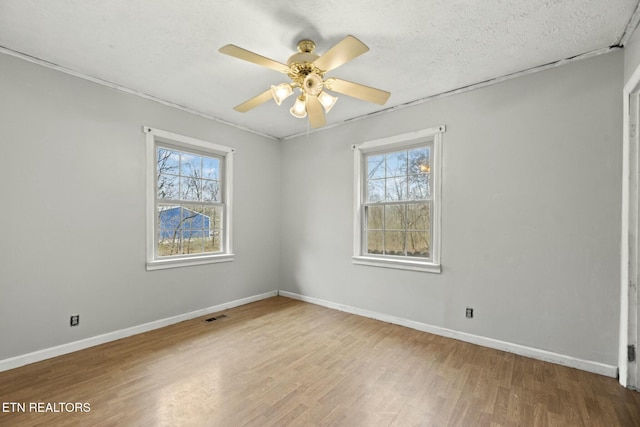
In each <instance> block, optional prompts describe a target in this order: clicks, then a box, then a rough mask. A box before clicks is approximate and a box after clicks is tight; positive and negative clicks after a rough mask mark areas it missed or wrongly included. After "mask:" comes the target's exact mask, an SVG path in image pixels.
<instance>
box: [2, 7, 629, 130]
mask: <svg viewBox="0 0 640 427" xmlns="http://www.w3.org/2000/svg"><path fill="white" fill-rule="evenodd" d="M639 10H640V6H639V7H638V9H636V11H635V12H634V15H633V17H632V19H631V21H630V22H629V25H631V23H632V21H635V25H636V26H637V25H638V22H640V13H639ZM627 28H629V26H628V27H627ZM631 33H633V31H631V32H630V33H629V34H631ZM626 34H627V32H626V31H625V37H626ZM629 37H630V35H629ZM627 40H628V38H627ZM622 46H623V44H622V41H621V43H620V45H619V46H612V47H607V48H603V49H598V50H594V51H592V52H587V53H583V54H581V55H576V56H572V57H570V58H565V59H561V60H559V61H555V62H552V63H549V64H545V65H540V66H537V67H532V68H529V69H526V70H522V71H517V72H515V73H511V74H507V75H504V76H501V77H496V78H494V79H490V80H486V81H484V82H479V83H475V84H472V85H469V86H465V87H461V88H458V89H454V90H450V91H447V92H443V93H440V94H437V95H432V96H428V97H426V98H420V99H417V100H415V101H411V102H407V103H404V104H400V105H396V106H393V107H389V108H385V109H384V110H380V111H376V112H374V113H370V114H365V115H361V116H357V117H354V118H351V119H347V120H343V121H341V122H337V123H333V124H330V125H326V126H324V127H322V128H319V129H313V130H310V129H308V130H307V131H306V132H300V133H296V134H292V135H288V136H285V137H282V138H278V137H276V136H273V135H269V134H266V133H263V132H259V131H256V130H254V129H251V128H248V127H245V126H241V125H237V124H235V123H231V122H229V121H226V120H223V119H220V118H218V117H214V116H211V115H209V114H205V113H203V112H200V111H197V110H194V109H192V108H188V107H185V106H183V105H179V104H176V103H173V102H170V101H165V100H164V99H160V98H157V97H155V96H152V95H148V94H146V93H142V92H139V91H136V90H134V89H130V88H127V87H124V86H121V85H118V84H116V83H113V82H110V81H107V80H103V79H100V78H97V77H93V76H89V75H86V74H84V73H80V72H78V71H74V70H71V69H69V68H66V67H63V66H61V65H58V64H54V63H52V62H49V61H45V60H43V59H40V58H36V57H34V56H31V55H27V54H24V53H22V52H17V51H15V50H12V49H8V48H6V47H3V46H0V53H4V54H6V55H10V56H14V57H17V58H20V59H23V60H25V61H29V62H32V63H35V64H38V65H42V66H43V67H46V68H50V69H53V70H56V71H60V72H63V73H65V74H69V75H72V76H74V77H79V78H81V79H84V80H88V81H90V82H93V83H97V84H100V85H103V86H107V87H110V88H112V89H115V90H118V91H121V92H125V93H128V94H130V95H135V96H139V97H141V98H145V99H148V100H151V101H155V102H158V103H160V104H162V105H166V106H169V107H173V108H177V109H179V110H182V111H185V112H187V113H190V114H194V115H197V116H200V117H204V118H206V119H209V120H213V121H216V122H218V123H222V124H225V125H227V126H231V127H234V128H237V129H240V130H243V131H245V132H249V133H252V134H255V135H260V136H263V137H265V138H269V139H272V140H276V141H284V140H289V139H294V138H297V137H300V136H304V135H309V134H312V133H316V132H322V131H324V130H327V129H331V128H335V127H338V126H342V125H344V124H347V123H351V122H354V121H359V120H363V119H367V118H370V117H375V116H379V115H382V114H387V113H390V112H393V111H396V110H400V109H403V108H407V107H411V106H414V105H419V104H422V103H425V102H428V101H433V100H436V99H440V98H444V97H447V96H451V95H457V94H460V93H464V92H469V91H472V90H475V89H480V88H483V87H487V86H491V85H494V84H498V83H501V82H504V81H507V80H511V79H514V78H517V77H523V76H526V75H529V74H533V73H537V72H539V71H544V70H548V69H551V68H555V67H559V66H562V65H566V64H569V63H572V62H576V61H580V60H583V59H587V58H593V57H595V56H598V55H602V54H605V53H608V52H611V51H613V50H618V49H622Z"/></svg>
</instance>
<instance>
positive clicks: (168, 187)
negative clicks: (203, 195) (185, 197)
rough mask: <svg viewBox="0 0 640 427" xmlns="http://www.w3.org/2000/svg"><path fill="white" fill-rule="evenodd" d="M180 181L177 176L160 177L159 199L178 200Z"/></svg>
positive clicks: (161, 175)
mask: <svg viewBox="0 0 640 427" xmlns="http://www.w3.org/2000/svg"><path fill="white" fill-rule="evenodd" d="M178 183H179V179H178V177H177V176H175V175H165V174H164V173H161V174H160V175H158V197H159V198H161V199H177V198H178Z"/></svg>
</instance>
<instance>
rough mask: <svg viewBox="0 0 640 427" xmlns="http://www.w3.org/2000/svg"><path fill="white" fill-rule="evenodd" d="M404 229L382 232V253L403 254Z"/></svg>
mask: <svg viewBox="0 0 640 427" xmlns="http://www.w3.org/2000/svg"><path fill="white" fill-rule="evenodd" d="M404 235H405V232H404V231H385V232H384V253H385V254H387V255H404V237H405V236H404Z"/></svg>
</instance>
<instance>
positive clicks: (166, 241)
mask: <svg viewBox="0 0 640 427" xmlns="http://www.w3.org/2000/svg"><path fill="white" fill-rule="evenodd" d="M180 238H181V235H180V233H179V232H178V231H177V230H174V229H171V230H168V229H163V228H161V229H160V230H159V231H158V256H171V255H179V254H180Z"/></svg>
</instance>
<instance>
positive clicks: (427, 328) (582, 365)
mask: <svg viewBox="0 0 640 427" xmlns="http://www.w3.org/2000/svg"><path fill="white" fill-rule="evenodd" d="M278 293H279V295H280V296H283V297H287V298H292V299H296V300H299V301H304V302H308V303H311V304H316V305H320V306H323V307H327V308H331V309H334V310H338V311H343V312H345V313H351V314H355V315H358V316H363V317H368V318H370V319H375V320H381V321H383V322H387V323H392V324H395V325H400V326H405V327H407V328H411V329H416V330H418V331H422V332H428V333H430V334H434V335H440V336H443V337H447V338H453V339H456V340H459V341H464V342H468V343H471V344H477V345H480V346H483V347H489V348H493V349H496V350H501V351H506V352H508V353H514V354H518V355H520V356H525V357H530V358H532V359H538V360H542V361H544V362H550V363H555V364H557V365H562V366H567V367H570V368H575V369H580V370H582V371H587V372H591V373H594V374H599V375H604V376H607V377H612V378H615V377H616V375H617V374H618V368H617V367H616V366H612V365H607V364H604V363H600V362H594V361H590V360H584V359H578V358H575V357H572V356H568V355H565V354H559V353H554V352H551V351H547V350H541V349H537V348H533V347H527V346H524V345H520V344H514V343H510V342H506V341H500V340H496V339H493V338H488V337H483V336H480V335H473V334H469V333H466V332H460V331H455V330H452V329H447V328H442V327H439V326H433V325H428V324H426V323H421V322H416V321H413V320H409V319H403V318H400V317H395V316H390V315H388V314H384V313H378V312H374V311H369V310H364V309H361V308H356V307H352V306H348V305H344V304H339V303H335V302H331V301H326V300H322V299H318V298H314V297H308V296H305V295H300V294H296V293H294V292H288V291H283V290H280V291H278Z"/></svg>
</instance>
